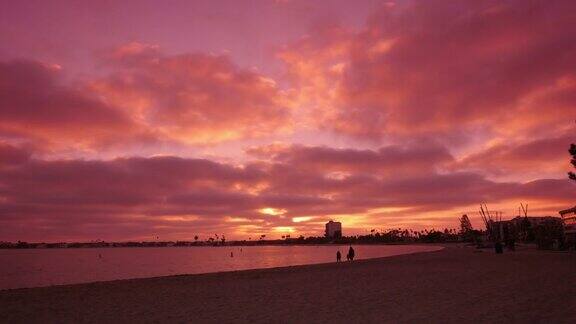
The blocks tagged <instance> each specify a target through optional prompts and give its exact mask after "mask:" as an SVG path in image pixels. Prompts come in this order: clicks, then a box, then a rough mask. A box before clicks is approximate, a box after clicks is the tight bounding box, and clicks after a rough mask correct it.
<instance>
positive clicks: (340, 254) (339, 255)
mask: <svg viewBox="0 0 576 324" xmlns="http://www.w3.org/2000/svg"><path fill="white" fill-rule="evenodd" d="M340 261H342V253H340V250H338V252H336V262H340Z"/></svg>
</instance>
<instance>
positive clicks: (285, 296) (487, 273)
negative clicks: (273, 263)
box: [0, 245, 576, 323]
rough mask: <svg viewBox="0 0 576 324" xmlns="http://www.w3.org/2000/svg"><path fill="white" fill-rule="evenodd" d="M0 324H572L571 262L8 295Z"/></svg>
mask: <svg viewBox="0 0 576 324" xmlns="http://www.w3.org/2000/svg"><path fill="white" fill-rule="evenodd" d="M0 322H1V323H12V322H26V323H31V322H35V323H38V322H41V323H65V322H66V323H81V322H99V323H104V322H110V323H112V322H115V323H118V322H124V323H133V322H140V323H141V322H147V323H148V322H181V323H184V322H186V323H198V322H217V323H229V322H268V323H278V322H280V323H286V322H300V323H311V322H318V323H319V322H348V323H360V322H379V323H399V322H400V323H407V322H426V323H447V322H467V323H469V322H473V323H477V322H494V323H511V322H512V323H576V254H574V253H558V252H545V251H537V250H534V249H532V248H520V249H519V250H518V251H516V252H510V253H505V254H503V255H496V254H494V253H493V252H492V251H491V250H484V251H483V252H477V250H475V249H474V248H470V247H464V246H461V245H458V246H457V245H448V246H447V247H446V249H444V250H442V251H437V252H428V253H419V254H411V255H401V256H395V257H389V258H383V259H374V260H361V261H355V262H352V263H341V264H336V263H332V264H321V265H310V266H297V267H287V268H276V269H264V270H248V271H240V272H228V273H215V274H204V275H190V276H172V277H160V278H150V279H134V280H121V281H111V282H101V283H91V284H80V285H70V286H57V287H46V288H32V289H18V290H7V291H0Z"/></svg>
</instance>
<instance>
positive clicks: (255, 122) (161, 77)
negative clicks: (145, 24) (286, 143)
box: [93, 43, 290, 145]
mask: <svg viewBox="0 0 576 324" xmlns="http://www.w3.org/2000/svg"><path fill="white" fill-rule="evenodd" d="M108 64H109V65H110V66H111V68H112V73H111V74H110V75H109V76H108V77H107V78H104V79H101V80H98V81H95V82H94V83H93V89H94V90H95V91H96V92H98V93H99V94H100V95H101V96H103V97H105V98H106V99H107V100H109V101H110V102H113V103H114V104H115V105H118V106H120V107H122V108H123V109H124V110H126V111H129V112H130V114H131V115H132V116H134V117H135V118H137V119H138V120H140V121H141V122H142V123H144V124H146V125H147V126H148V127H150V128H152V129H154V130H156V131H157V132H159V133H160V134H162V135H163V136H165V137H168V138H172V139H175V140H178V141H182V142H186V143H190V144H203V145H204V144H209V143H217V142H222V141H227V140H235V139H242V138H253V137H262V136H265V135H270V134H271V133H274V132H277V131H281V130H286V129H288V128H289V127H290V125H289V124H288V121H289V111H288V110H287V108H286V107H285V106H284V105H283V103H282V101H283V99H282V96H281V93H280V91H279V89H278V87H277V86H276V84H275V82H274V81H273V80H272V79H269V78H266V77H264V76H263V75H261V74H259V73H257V72H253V71H250V70H246V69H241V68H238V67H237V66H235V65H234V64H233V63H232V62H231V61H230V59H229V58H228V57H226V56H216V55H206V54H200V53H198V54H182V55H174V56H169V55H165V54H163V53H161V52H160V51H159V49H158V48H157V47H154V46H150V45H143V44H139V43H132V44H128V45H127V46H124V47H121V48H119V49H117V50H116V51H115V52H113V53H112V54H111V56H110V58H109V61H108Z"/></svg>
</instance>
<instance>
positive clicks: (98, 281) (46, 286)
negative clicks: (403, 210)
mask: <svg viewBox="0 0 576 324" xmlns="http://www.w3.org/2000/svg"><path fill="white" fill-rule="evenodd" d="M356 245H366V246H374V245H396V244H356ZM356 245H355V246H356ZM403 245H407V244H403ZM410 245H412V246H426V247H428V248H438V249H437V250H431V251H411V252H404V253H402V254H394V255H387V256H379V257H369V258H361V259H356V260H355V262H361V261H366V260H378V259H384V258H391V257H396V256H400V255H409V254H416V253H427V252H437V251H440V250H442V249H444V248H445V247H444V246H442V245H439V244H410ZM306 246H308V247H312V246H326V245H325V244H316V245H306ZM331 246H346V247H347V246H348V245H347V244H342V245H341V244H334V245H331ZM396 246H397V245H396ZM200 247H201V246H196V247H190V248H200ZM287 247H288V246H287ZM290 247H291V246H290ZM120 248H121V247H116V249H120ZM126 248H130V247H126ZM139 248H140V247H139ZM154 248H159V247H154ZM178 248H180V247H178ZM183 248H188V247H183ZM218 248H223V247H222V246H218ZM79 249H83V248H79ZM87 249H93V248H87ZM103 249H106V248H103ZM343 262H346V261H343ZM332 263H335V262H334V261H326V262H320V263H302V264H293V265H280V266H272V267H256V268H248V269H236V270H221V271H211V272H200V273H180V274H167V275H156V276H142V277H134V278H119V279H108V280H94V281H86V282H75V283H62V284H53V285H40V286H32V287H18V288H0V293H1V292H3V291H9V290H18V289H36V288H51V287H62V286H75V285H85V284H91V283H107V282H118V281H125V280H142V279H155V278H166V277H175V276H198V275H207V274H225V273H233V272H242V271H253V270H267V269H280V268H293V267H303V266H313V265H324V264H332Z"/></svg>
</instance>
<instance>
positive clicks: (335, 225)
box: [326, 221, 342, 238]
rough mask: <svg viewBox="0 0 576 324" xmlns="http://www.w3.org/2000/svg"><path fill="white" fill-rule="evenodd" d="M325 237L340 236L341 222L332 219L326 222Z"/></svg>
mask: <svg viewBox="0 0 576 324" xmlns="http://www.w3.org/2000/svg"><path fill="white" fill-rule="evenodd" d="M326 237H330V238H334V237H342V223H340V222H334V221H329V222H328V223H326Z"/></svg>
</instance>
